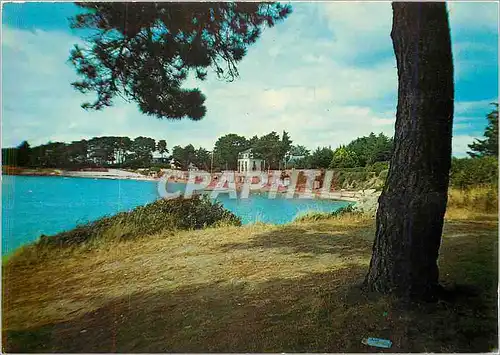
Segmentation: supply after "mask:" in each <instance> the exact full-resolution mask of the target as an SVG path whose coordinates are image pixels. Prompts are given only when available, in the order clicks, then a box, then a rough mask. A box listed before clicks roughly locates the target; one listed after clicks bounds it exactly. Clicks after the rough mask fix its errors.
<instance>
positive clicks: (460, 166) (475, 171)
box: [450, 157, 498, 189]
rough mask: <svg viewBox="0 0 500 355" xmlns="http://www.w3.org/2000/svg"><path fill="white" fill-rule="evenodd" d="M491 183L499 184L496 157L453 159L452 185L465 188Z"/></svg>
mask: <svg viewBox="0 0 500 355" xmlns="http://www.w3.org/2000/svg"><path fill="white" fill-rule="evenodd" d="M489 184H498V159H497V158H496V157H481V158H461V159H459V158H453V159H452V163H451V172H450V186H452V187H457V188H461V189H464V188H469V187H472V186H478V185H489Z"/></svg>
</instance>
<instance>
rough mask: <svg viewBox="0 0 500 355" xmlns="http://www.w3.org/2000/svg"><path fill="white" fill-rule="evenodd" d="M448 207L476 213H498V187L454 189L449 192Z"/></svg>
mask: <svg viewBox="0 0 500 355" xmlns="http://www.w3.org/2000/svg"><path fill="white" fill-rule="evenodd" d="M448 207H449V208H450V207H451V208H462V209H466V210H471V211H475V212H487V213H489V212H496V211H498V188H497V186H496V185H489V186H476V187H472V188H466V189H457V188H452V189H450V190H449V192H448Z"/></svg>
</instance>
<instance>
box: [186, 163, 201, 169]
mask: <svg viewBox="0 0 500 355" xmlns="http://www.w3.org/2000/svg"><path fill="white" fill-rule="evenodd" d="M188 170H189V171H198V170H200V169H198V167H197V166H196V165H194V164H193V163H189V165H188Z"/></svg>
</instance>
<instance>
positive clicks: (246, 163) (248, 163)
mask: <svg viewBox="0 0 500 355" xmlns="http://www.w3.org/2000/svg"><path fill="white" fill-rule="evenodd" d="M264 163H265V161H264V160H263V159H259V158H257V157H255V156H254V153H253V152H252V149H247V150H244V151H243V152H241V153H239V154H238V172H239V173H245V172H247V171H263V170H264Z"/></svg>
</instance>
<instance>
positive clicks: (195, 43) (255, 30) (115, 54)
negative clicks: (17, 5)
mask: <svg viewBox="0 0 500 355" xmlns="http://www.w3.org/2000/svg"><path fill="white" fill-rule="evenodd" d="M77 5H78V6H80V7H82V8H83V9H85V10H86V11H85V12H84V13H82V14H79V15H76V16H75V17H74V18H73V19H72V25H71V26H72V27H73V28H80V29H87V30H91V32H92V35H90V36H89V37H88V38H86V43H85V45H84V46H78V45H75V47H74V48H73V49H72V50H71V54H70V61H71V63H72V64H73V66H74V67H75V68H76V71H77V73H78V74H79V75H80V76H81V78H82V79H81V80H80V81H77V82H74V83H72V85H73V86H74V87H75V88H76V89H77V90H79V91H80V92H82V93H89V92H95V93H96V94H97V99H96V100H95V101H94V102H92V103H89V102H86V103H84V104H82V107H83V108H85V109H94V110H100V109H102V108H104V107H107V106H111V105H112V103H113V99H114V98H115V97H116V96H120V97H122V98H123V99H125V100H128V101H135V102H137V104H138V105H139V108H140V110H141V111H142V112H143V113H145V114H148V115H153V116H156V117H157V118H167V119H181V118H184V117H188V118H190V119H192V120H200V119H201V118H203V116H204V115H205V113H206V107H205V105H204V102H205V96H204V95H203V94H202V93H201V91H200V90H199V89H185V88H183V87H182V84H183V83H184V81H185V80H186V78H187V77H188V74H189V73H190V72H192V73H194V74H195V76H196V78H198V79H199V80H204V79H205V77H206V75H207V70H206V69H207V68H208V67H211V68H213V70H214V71H215V73H216V74H217V76H218V77H219V78H223V79H225V80H230V81H231V80H233V79H234V78H235V77H237V76H238V70H237V67H236V64H237V63H238V62H239V61H240V60H241V59H242V58H243V57H244V55H245V54H246V51H247V47H248V46H249V45H251V44H252V43H254V42H255V41H256V40H257V38H258V37H259V35H260V34H261V31H262V29H263V28H264V27H266V26H268V27H271V26H273V25H274V24H275V23H276V22H277V21H279V20H283V19H284V18H286V17H287V16H288V15H289V14H290V13H291V7H290V6H289V5H282V4H280V3H254V2H239V3H229V2H227V3H226V2H225V3H195V2H186V3H174V2H160V3H143V2H128V3H117V2H106V3H101V2H87V3H77Z"/></svg>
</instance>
